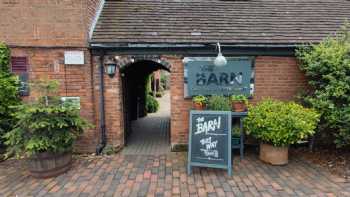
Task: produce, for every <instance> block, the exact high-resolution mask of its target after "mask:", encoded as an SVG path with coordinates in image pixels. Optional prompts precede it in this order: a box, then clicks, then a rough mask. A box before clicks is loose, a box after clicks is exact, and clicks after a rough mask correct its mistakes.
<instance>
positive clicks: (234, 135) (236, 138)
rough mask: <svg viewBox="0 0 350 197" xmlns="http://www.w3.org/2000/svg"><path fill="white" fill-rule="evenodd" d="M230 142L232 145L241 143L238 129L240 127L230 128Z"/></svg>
mask: <svg viewBox="0 0 350 197" xmlns="http://www.w3.org/2000/svg"><path fill="white" fill-rule="evenodd" d="M231 141H232V143H231V145H232V146H234V145H239V144H240V143H241V131H240V128H239V126H237V125H236V126H234V127H233V128H232V140H231Z"/></svg>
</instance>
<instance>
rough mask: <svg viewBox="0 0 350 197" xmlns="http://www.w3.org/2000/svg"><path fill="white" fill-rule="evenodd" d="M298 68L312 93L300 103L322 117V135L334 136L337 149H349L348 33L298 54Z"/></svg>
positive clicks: (349, 34)
mask: <svg viewBox="0 0 350 197" xmlns="http://www.w3.org/2000/svg"><path fill="white" fill-rule="evenodd" d="M297 57H298V59H299V60H300V62H301V64H300V68H301V69H302V70H303V71H305V74H306V76H307V77H308V80H309V82H308V83H309V85H310V87H311V90H310V91H309V92H307V93H306V95H304V96H303V97H302V100H303V103H305V104H306V105H308V106H310V107H313V108H315V109H317V110H318V111H319V112H320V113H321V115H322V116H321V121H320V125H319V129H320V131H323V132H322V133H323V134H325V133H326V134H327V133H328V137H330V135H333V136H335V139H336V140H335V144H336V145H337V146H338V147H341V146H348V145H350V32H349V30H348V29H347V27H346V26H345V27H344V28H343V31H342V34H340V35H339V36H337V37H332V38H327V39H325V40H324V41H323V42H321V43H320V44H317V45H311V46H304V47H300V48H299V49H298V50H297Z"/></svg>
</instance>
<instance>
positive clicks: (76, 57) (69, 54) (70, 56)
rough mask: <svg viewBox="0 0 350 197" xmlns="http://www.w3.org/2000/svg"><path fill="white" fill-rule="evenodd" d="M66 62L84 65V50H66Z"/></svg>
mask: <svg viewBox="0 0 350 197" xmlns="http://www.w3.org/2000/svg"><path fill="white" fill-rule="evenodd" d="M64 64H73V65H83V64H84V51H65V52H64Z"/></svg>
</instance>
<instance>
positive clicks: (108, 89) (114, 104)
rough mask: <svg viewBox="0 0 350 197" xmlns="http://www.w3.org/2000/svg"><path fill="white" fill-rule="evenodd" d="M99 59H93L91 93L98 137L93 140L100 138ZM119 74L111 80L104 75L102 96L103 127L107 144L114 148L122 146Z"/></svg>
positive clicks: (122, 130)
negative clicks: (103, 98) (92, 94)
mask: <svg viewBox="0 0 350 197" xmlns="http://www.w3.org/2000/svg"><path fill="white" fill-rule="evenodd" d="M99 65H100V61H99V57H97V56H96V57H94V58H93V65H92V67H93V73H94V74H93V77H94V82H93V92H94V95H95V96H94V106H95V111H96V113H95V116H96V132H97V133H98V135H96V136H95V138H98V139H99V138H100V131H101V128H99V125H100V113H99V112H100V106H99V103H100V74H99V73H100V71H99ZM120 77H121V76H120V74H119V73H116V75H115V76H114V77H113V78H110V77H109V76H108V75H106V74H104V88H105V91H104V96H105V125H106V134H107V144H109V145H112V146H113V147H115V148H120V147H123V146H124V125H123V111H122V94H121V89H122V87H121V78H120Z"/></svg>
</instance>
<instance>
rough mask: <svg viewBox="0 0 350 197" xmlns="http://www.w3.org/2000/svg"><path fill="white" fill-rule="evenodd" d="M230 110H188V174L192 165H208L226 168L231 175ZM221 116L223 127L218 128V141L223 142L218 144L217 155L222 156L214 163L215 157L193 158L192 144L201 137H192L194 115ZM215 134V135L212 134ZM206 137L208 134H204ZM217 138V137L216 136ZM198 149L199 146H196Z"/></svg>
mask: <svg viewBox="0 0 350 197" xmlns="http://www.w3.org/2000/svg"><path fill="white" fill-rule="evenodd" d="M231 115H232V114H231V112H230V111H195V110H191V111H190V135H189V146H188V147H189V151H188V165H187V172H188V174H189V175H190V174H191V173H192V167H193V166H195V167H209V168H220V169H226V170H227V172H228V175H229V176H232V151H231V126H232V125H231V124H232V116H231ZM208 116H210V117H219V116H220V117H222V120H223V121H222V122H221V124H222V126H224V129H221V130H220V133H219V135H218V136H221V139H219V140H218V141H220V142H223V143H224V144H219V146H220V145H222V146H220V148H222V149H221V150H222V151H221V152H220V151H219V155H220V156H221V157H223V159H221V161H220V162H218V163H215V162H216V161H215V159H212V158H210V157H209V158H204V159H203V158H201V159H199V160H200V161H198V159H197V160H196V158H195V156H194V155H195V154H196V153H195V152H196V150H193V146H195V145H196V144H197V145H198V142H196V141H195V140H198V139H201V138H198V137H197V139H194V138H195V137H193V136H194V134H195V133H194V131H193V130H194V129H193V126H195V125H194V124H195V123H194V119H195V117H197V118H198V117H200V118H202V117H208ZM214 136H215V135H214ZM206 137H208V136H206ZM213 138H214V137H213ZM216 139H218V138H216ZM196 149H197V150H198V149H199V148H198V147H196Z"/></svg>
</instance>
